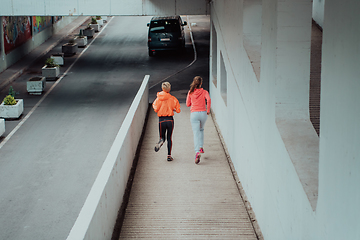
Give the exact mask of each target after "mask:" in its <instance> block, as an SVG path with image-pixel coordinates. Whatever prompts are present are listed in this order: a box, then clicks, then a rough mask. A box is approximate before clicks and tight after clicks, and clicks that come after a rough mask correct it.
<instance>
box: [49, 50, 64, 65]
mask: <svg viewBox="0 0 360 240" xmlns="http://www.w3.org/2000/svg"><path fill="white" fill-rule="evenodd" d="M50 58H52V59H54V63H55V64H57V65H60V66H63V65H64V53H54V54H52V55H51V56H50Z"/></svg>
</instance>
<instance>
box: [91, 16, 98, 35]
mask: <svg viewBox="0 0 360 240" xmlns="http://www.w3.org/2000/svg"><path fill="white" fill-rule="evenodd" d="M90 27H92V28H93V29H95V32H98V31H99V29H100V25H99V24H98V22H97V21H96V19H95V18H91V22H90Z"/></svg>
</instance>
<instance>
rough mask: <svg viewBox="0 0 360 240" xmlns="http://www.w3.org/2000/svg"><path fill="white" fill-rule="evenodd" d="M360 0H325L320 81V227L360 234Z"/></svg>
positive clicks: (331, 234) (344, 235)
mask: <svg viewBox="0 0 360 240" xmlns="http://www.w3.org/2000/svg"><path fill="white" fill-rule="evenodd" d="M359 9H360V2H359V1H358V0H351V1H347V3H346V4H345V3H343V2H341V1H336V0H326V5H325V16H324V31H323V55H322V58H323V61H322V73H321V74H322V80H321V82H322V84H321V131H320V132H321V135H320V166H319V169H320V172H319V201H318V208H317V216H318V219H319V232H320V234H321V235H323V236H325V238H324V239H360V207H359V203H360V187H359V183H360V148H359V146H360V127H359V126H360V125H359V124H360V107H359V103H360V94H359V92H360V80H359V76H360V67H359V66H360V44H359V43H360V31H359V29H360V14H359Z"/></svg>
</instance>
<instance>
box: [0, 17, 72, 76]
mask: <svg viewBox="0 0 360 240" xmlns="http://www.w3.org/2000/svg"><path fill="white" fill-rule="evenodd" d="M76 18H77V17H63V18H62V19H61V20H60V21H58V22H56V23H54V24H53V25H52V27H48V28H46V29H45V30H43V31H41V32H39V33H37V34H35V35H33V37H32V39H30V40H28V41H27V42H26V43H24V44H23V45H21V46H19V47H17V48H16V49H14V50H13V51H11V52H10V53H9V54H5V50H4V44H3V41H1V43H2V44H1V46H0V47H1V48H2V49H1V53H0V72H2V71H4V70H5V69H7V68H8V67H10V66H11V65H13V64H14V63H16V62H17V61H19V60H20V59H21V58H22V57H24V56H25V55H26V54H28V53H29V52H31V51H32V50H34V49H35V48H36V47H38V46H40V45H41V44H42V43H44V42H45V41H46V40H47V39H49V38H50V37H51V36H52V35H53V34H55V33H57V32H58V31H59V30H61V29H62V28H64V27H65V26H66V25H68V24H69V23H71V22H72V21H74V20H75V19H76ZM0 19H1V20H2V17H0ZM0 33H1V34H0V37H1V38H2V39H4V33H3V27H2V26H1V30H0Z"/></svg>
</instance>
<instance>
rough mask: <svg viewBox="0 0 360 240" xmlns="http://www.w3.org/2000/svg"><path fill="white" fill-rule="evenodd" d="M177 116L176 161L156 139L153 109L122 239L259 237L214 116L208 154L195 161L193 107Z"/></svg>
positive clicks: (207, 138)
mask: <svg viewBox="0 0 360 240" xmlns="http://www.w3.org/2000/svg"><path fill="white" fill-rule="evenodd" d="M181 111H182V112H181V113H180V114H176V115H175V129H174V133H173V151H172V156H173V157H174V161H172V162H167V161H166V156H167V148H166V143H165V144H164V145H163V146H162V148H161V149H160V151H159V152H157V153H156V152H155V151H154V146H155V143H156V142H157V141H158V137H159V135H158V134H159V133H158V118H157V115H156V114H155V113H154V111H152V110H151V111H150V116H149V120H148V123H147V127H146V132H145V135H144V140H143V143H142V146H141V151H140V156H139V160H138V165H137V169H136V173H135V176H134V180H133V186H132V189H131V193H130V198H129V203H128V206H127V209H126V214H125V218H124V221H123V225H122V229H121V234H120V239H134V238H136V239H138V238H146V239H257V236H256V234H255V231H254V228H253V226H252V223H251V221H250V219H249V216H248V213H247V211H246V208H245V205H244V202H243V200H242V198H241V196H240V194H239V190H238V188H237V185H236V182H235V180H234V178H233V175H232V172H231V169H230V167H229V163H228V161H227V157H226V155H225V152H224V149H223V147H222V144H221V142H220V138H219V135H218V133H217V131H216V128H215V125H214V122H213V119H212V117H211V116H209V117H208V120H207V122H206V126H205V143H204V150H205V154H203V155H202V157H201V162H200V163H199V164H198V165H196V164H195V163H194V156H195V153H194V150H193V139H192V137H193V135H192V130H191V125H190V120H189V119H190V110H189V108H187V107H186V105H185V104H184V103H182V104H181Z"/></svg>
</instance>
